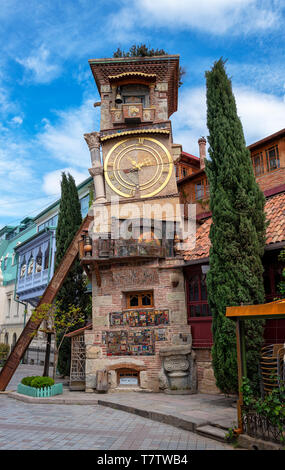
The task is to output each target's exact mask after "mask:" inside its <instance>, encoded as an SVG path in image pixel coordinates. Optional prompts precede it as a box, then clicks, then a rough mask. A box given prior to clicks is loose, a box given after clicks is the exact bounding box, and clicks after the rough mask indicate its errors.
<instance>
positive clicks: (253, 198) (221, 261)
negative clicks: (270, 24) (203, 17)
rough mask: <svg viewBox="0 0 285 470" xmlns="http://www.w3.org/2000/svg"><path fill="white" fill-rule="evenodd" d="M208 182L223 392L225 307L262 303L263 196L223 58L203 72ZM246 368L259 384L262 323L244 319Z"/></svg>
mask: <svg viewBox="0 0 285 470" xmlns="http://www.w3.org/2000/svg"><path fill="white" fill-rule="evenodd" d="M206 85H207V126H208V130H209V134H210V135H209V137H208V142H209V156H210V160H209V161H207V162H206V174H207V177H208V180H209V184H210V209H211V212H212V225H211V229H210V240H211V249H210V270H209V272H208V274H207V290H208V301H209V306H210V310H211V312H212V316H213V322H212V332H213V348H212V357H213V369H214V373H215V377H216V382H217V386H218V387H219V388H220V389H221V390H222V391H223V392H225V393H234V392H236V391H237V389H238V383H237V362H236V337H235V325H234V322H233V321H232V320H229V319H227V318H226V317H225V313H226V307H227V306H233V305H241V304H258V303H263V302H264V287H263V266H262V256H263V252H264V245H265V230H266V222H265V214H264V205H265V198H264V195H263V193H262V192H261V190H260V188H259V186H258V184H257V183H256V180H255V177H254V173H253V169H252V164H251V159H250V153H249V150H248V149H247V148H246V144H245V139H244V134H243V129H242V124H241V121H240V119H239V117H238V115H237V109H236V103H235V98H234V95H233V92H232V85H231V80H230V79H229V78H228V77H227V74H226V71H225V62H224V61H223V60H222V59H220V60H219V61H217V62H215V64H214V66H213V68H212V70H210V71H208V72H206ZM245 329H246V350H247V372H248V377H249V379H250V380H251V381H252V385H253V386H255V388H256V387H257V384H258V362H259V354H260V348H261V345H262V342H263V324H262V323H261V322H260V321H255V320H250V321H247V322H246V325H245Z"/></svg>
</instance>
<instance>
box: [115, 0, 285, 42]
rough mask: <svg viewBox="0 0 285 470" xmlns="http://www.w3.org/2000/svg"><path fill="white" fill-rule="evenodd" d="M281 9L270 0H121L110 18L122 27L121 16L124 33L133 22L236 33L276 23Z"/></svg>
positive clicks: (258, 29)
mask: <svg viewBox="0 0 285 470" xmlns="http://www.w3.org/2000/svg"><path fill="white" fill-rule="evenodd" d="M281 8H282V5H281V2H274V4H273V3H272V1H270V0H199V2H198V1H197V0H176V1H175V2H174V1H173V0H155V1H153V0H137V1H136V2H135V4H134V3H133V2H131V1H130V0H125V1H124V7H123V8H122V10H121V11H120V12H117V13H116V14H114V15H113V18H112V21H113V25H114V27H117V29H118V30H119V29H122V28H121V25H122V23H121V17H123V18H124V23H123V24H124V26H125V27H124V28H123V29H124V30H125V34H126V30H131V29H135V28H134V27H135V25H136V26H138V25H140V26H141V25H143V26H144V27H150V26H155V27H160V26H162V27H165V26H167V27H169V28H175V29H177V28H182V29H194V30H199V31H207V32H210V33H214V34H216V35H222V34H225V33H227V32H230V34H231V35H240V34H241V33H253V32H256V31H258V32H260V31H261V30H269V29H270V28H272V27H273V25H274V26H275V27H278V26H280V15H279V12H280V10H281ZM253 18H254V21H253Z"/></svg>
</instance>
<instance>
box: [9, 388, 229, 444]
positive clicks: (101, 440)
mask: <svg viewBox="0 0 285 470" xmlns="http://www.w3.org/2000/svg"><path fill="white" fill-rule="evenodd" d="M0 449H1V450H4V449H10V450H12V449H13V450H24V449H29V450H34V449H42V450H43V449H51V450H56V449H58V450H87V449H93V450H95V449H98V450H120V449H128V450H131V449H136V450H139V449H142V450H146V449H155V450H179V449H181V450H194V449H199V450H205V449H209V450H210V449H211V450H214V449H219V450H222V449H224V450H226V449H231V447H230V446H227V445H225V444H223V443H219V442H216V441H214V440H211V439H207V438H203V437H202V436H198V435H197V434H195V433H191V432H188V431H184V430H181V429H177V428H175V427H173V426H169V425H166V424H162V423H158V422H154V421H151V420H150V419H146V418H142V417H140V416H137V415H133V414H130V413H126V412H124V411H119V410H113V409H111V408H106V407H103V406H100V405H54V404H50V405H49V404H46V405H45V404H30V403H24V402H20V401H17V400H14V399H12V398H9V397H7V396H6V395H4V394H1V395H0Z"/></svg>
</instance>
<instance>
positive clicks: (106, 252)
mask: <svg viewBox="0 0 285 470" xmlns="http://www.w3.org/2000/svg"><path fill="white" fill-rule="evenodd" d="M79 255H80V258H81V259H82V260H83V259H85V260H88V259H89V260H90V258H92V259H93V260H96V261H99V262H100V260H102V261H103V260H106V259H110V260H116V259H117V260H120V259H122V258H130V257H132V258H165V257H172V256H173V240H151V241H138V240H134V239H129V240H125V239H119V240H111V239H110V238H106V239H104V238H99V239H96V240H93V242H91V239H90V238H89V237H88V236H87V237H86V236H84V237H83V238H82V240H80V242H79Z"/></svg>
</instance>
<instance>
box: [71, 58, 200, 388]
mask: <svg viewBox="0 0 285 470" xmlns="http://www.w3.org/2000/svg"><path fill="white" fill-rule="evenodd" d="M89 64H90V67H91V71H92V74H93V76H94V79H95V82H96V85H97V88H98V91H99V94H100V98H101V101H100V106H101V122H100V131H99V132H91V133H89V134H85V135H84V138H85V140H86V142H87V144H88V147H89V149H90V154H91V162H92V168H90V169H89V172H90V174H91V175H92V176H93V178H94V188H95V199H94V203H93V211H94V212H93V213H94V220H95V213H96V211H97V209H98V208H100V209H103V213H104V217H103V218H104V230H99V231H98V230H97V228H96V223H95V222H94V224H93V226H92V229H90V230H89V234H88V236H87V235H84V236H83V239H82V243H81V246H80V253H81V263H82V265H83V266H84V267H85V270H86V272H87V273H88V275H89V277H90V279H92V299H93V321H92V324H93V327H92V330H86V332H85V336H86V339H87V356H86V357H87V359H86V361H87V362H86V364H87V369H88V374H87V377H86V389H88V391H91V390H92V389H94V388H97V390H100V389H101V390H102V388H100V387H103V388H104V386H105V387H107V385H106V383H105V385H104V386H103V385H102V383H101V382H100V381H101V380H102V374H101V372H100V373H99V371H102V369H104V370H105V371H107V372H108V371H109V372H108V381H109V384H110V383H111V385H110V386H111V388H116V387H117V386H120V385H121V384H123V383H125V382H124V380H127V379H126V377H131V376H132V377H133V380H134V381H135V382H136V384H137V386H139V387H141V388H147V389H151V390H155V391H158V390H159V388H161V389H166V390H167V389H169V388H171V387H173V389H176V388H177V387H178V389H179V387H180V386H181V387H182V388H183V389H185V390H187V392H188V393H189V392H192V393H193V391H194V389H195V383H196V382H195V374H194V372H193V370H191V373H190V368H191V367H192V366H190V364H192V365H193V364H194V362H193V355H192V351H191V331H190V327H189V325H188V324H187V312H186V299H185V292H184V282H183V263H184V262H183V259H182V257H180V256H179V253H178V251H176V249H175V247H176V246H177V241H178V242H179V237H180V223H181V214H180V200H179V195H178V190H177V185H176V178H175V171H174V162H175V160H176V159H177V158H179V156H180V153H181V150H182V149H181V146H180V145H177V144H173V138H172V128H171V121H170V120H169V118H170V116H171V115H172V114H173V113H174V112H175V111H176V110H177V96H178V81H179V80H178V79H179V56H178V55H164V56H152V57H124V58H109V59H92V60H90V61H89ZM96 105H98V103H96ZM114 200H116V204H117V206H118V212H116V217H114V212H113V209H112V207H113V205H114ZM134 208H135V216H134V212H132V211H133V210H134ZM130 212H131V215H129V213H130ZM126 222H127V229H126ZM114 226H116V227H117V228H118V227H119V236H118V233H116V236H114V234H113V231H112V229H113V227H114ZM120 227H124V231H121V230H120ZM134 227H135V229H134ZM122 234H125V235H126V236H123V235H122ZM90 239H91V240H90ZM88 344H89V346H90V348H89V346H88ZM94 348H95V349H96V354H95V352H94V351H95V349H94ZM171 348H172V349H171ZM89 350H90V355H89V353H88V351H89ZM171 351H172V352H171ZM172 354H174V355H175V357H176V360H177V361H178V362H177V364H178V363H179V364H180V362H179V361H180V360H181V364H180V365H181V367H182V365H183V367H182V368H180V365H179V364H178V365H177V371H178V374H176V375H175V374H172V375H171V374H170V373H168V372H167V370H168V369H167V368H166V367H164V364H166V363H168V362H169V361H170V362H171V355H172ZM190 359H191V360H190ZM186 365H187V367H186ZM175 367H176V366H175ZM185 367H186V368H185ZM159 369H161V370H160V373H159V374H158V371H159ZM174 369H175V368H174ZM180 369H181V370H180ZM126 370H127V371H128V373H127V372H126ZM175 371H176V369H175ZM124 377H125V379H124ZM174 377H179V380H178V382H179V383H178V382H177V383H176V382H175V380H176V379H175V378H174ZM191 377H192V379H191ZM98 381H99V382H100V383H99V382H98ZM98 387H99V388H98Z"/></svg>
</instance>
